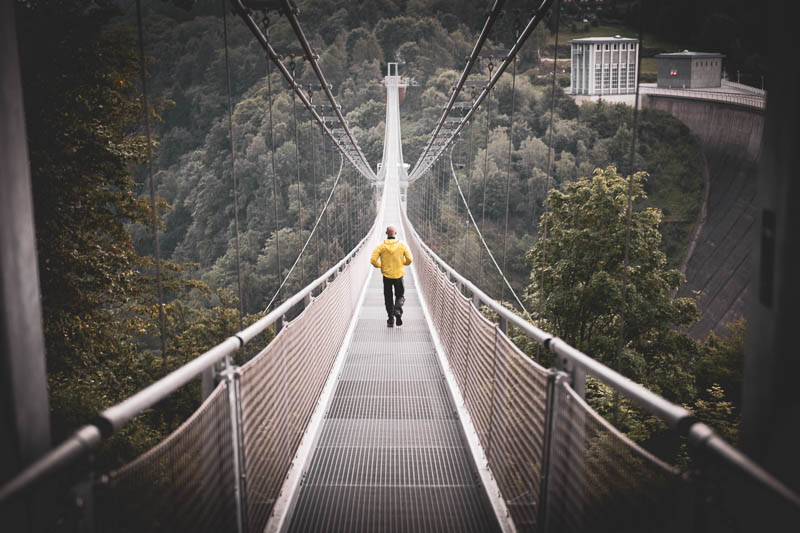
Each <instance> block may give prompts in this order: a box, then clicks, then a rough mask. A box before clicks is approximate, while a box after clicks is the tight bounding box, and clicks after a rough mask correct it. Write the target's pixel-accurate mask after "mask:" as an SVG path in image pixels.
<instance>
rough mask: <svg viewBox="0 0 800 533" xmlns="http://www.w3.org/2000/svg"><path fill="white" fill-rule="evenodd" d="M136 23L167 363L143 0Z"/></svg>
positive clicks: (160, 323)
mask: <svg viewBox="0 0 800 533" xmlns="http://www.w3.org/2000/svg"><path fill="white" fill-rule="evenodd" d="M136 22H137V24H138V30H139V65H140V71H141V77H142V106H143V109H144V128H145V133H146V135H147V179H148V181H149V182H150V226H151V229H152V231H153V254H154V255H155V259H156V287H157V291H158V328H159V331H160V334H161V360H162V363H164V364H166V361H167V318H166V316H165V314H164V287H163V280H162V275H161V245H160V243H159V239H158V206H157V205H156V186H155V183H154V181H153V139H152V137H153V135H152V132H151V131H150V101H149V98H148V93H147V72H146V69H145V61H144V30H143V29H142V6H141V0H136Z"/></svg>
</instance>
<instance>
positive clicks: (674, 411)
mask: <svg viewBox="0 0 800 533" xmlns="http://www.w3.org/2000/svg"><path fill="white" fill-rule="evenodd" d="M409 228H410V230H411V232H412V233H413V235H414V237H415V239H416V240H417V242H418V244H419V246H420V247H421V248H422V249H423V250H424V251H425V252H426V253H427V254H428V255H429V256H430V257H431V258H432V259H433V261H434V262H435V263H436V264H437V265H438V266H439V267H440V268H441V269H442V270H444V271H445V272H447V274H448V275H449V276H450V278H451V279H452V280H455V282H456V283H457V284H458V285H460V286H462V287H464V288H466V290H468V291H469V292H470V293H471V294H472V296H473V300H477V302H480V303H481V304H483V305H485V306H487V307H488V308H489V309H491V310H492V311H493V312H495V313H497V314H498V315H499V317H500V326H501V329H504V328H505V327H506V325H507V324H511V325H513V326H514V327H516V328H518V329H519V330H520V331H522V332H523V333H525V334H526V335H527V336H528V337H529V338H531V339H532V340H534V341H535V342H537V343H539V344H540V345H542V346H544V347H545V348H547V349H549V350H550V351H551V352H553V353H555V354H556V356H557V357H558V358H557V366H558V367H559V369H561V370H565V371H568V372H571V373H573V376H574V377H576V376H579V375H580V373H588V374H590V375H592V376H594V377H595V378H597V379H599V380H600V381H602V382H603V383H605V384H606V385H608V386H610V387H611V388H613V389H614V390H616V391H619V392H620V393H622V394H624V395H625V396H626V397H628V398H629V399H630V400H632V401H633V402H634V403H636V404H637V405H639V406H640V407H642V408H643V409H645V410H646V411H648V412H649V413H651V414H653V415H655V416H657V417H658V418H660V419H661V420H663V421H664V422H666V423H667V424H668V425H669V426H670V427H671V428H672V429H675V430H676V431H678V432H679V433H680V434H681V435H683V436H686V437H687V438H688V439H689V442H690V443H691V444H692V445H693V446H695V447H697V448H699V449H705V450H706V451H707V452H709V453H710V454H711V455H712V456H715V457H717V458H719V459H721V460H722V461H723V462H724V463H726V464H727V465H728V466H730V467H732V468H733V469H734V470H736V471H738V472H740V473H742V474H744V475H745V476H746V477H748V478H750V479H751V480H753V481H755V482H756V483H758V484H759V485H761V486H762V487H764V488H766V489H768V490H769V491H771V492H772V493H774V494H775V495H777V496H779V497H780V498H782V499H783V500H784V501H786V502H787V503H789V504H790V505H793V506H794V507H795V508H796V509H798V510H800V495H798V494H797V493H795V492H794V491H792V490H791V489H790V488H788V487H787V486H786V485H784V484H783V483H782V482H781V481H779V480H778V479H777V478H775V477H774V476H772V475H771V474H770V473H769V472H767V471H766V470H764V469H763V468H762V467H761V466H759V465H758V464H757V463H755V462H754V461H753V460H751V459H750V458H749V457H747V456H746V455H745V454H743V453H742V452H740V451H739V450H737V449H736V448H734V447H733V446H731V445H730V444H728V443H727V442H726V441H725V440H724V439H723V438H722V437H720V436H719V435H717V434H716V433H715V432H714V430H713V429H711V427H709V426H708V425H706V424H704V423H703V422H700V421H699V420H697V418H696V417H695V415H694V414H693V413H692V412H691V411H689V410H688V409H686V408H684V407H682V406H680V405H676V404H674V403H672V402H670V401H668V400H666V399H665V398H662V397H661V396H659V395H658V394H656V393H654V392H652V391H650V390H649V389H647V388H645V387H644V386H642V385H640V384H638V383H636V382H634V381H632V380H630V379H628V378H626V377H625V376H623V375H622V374H620V373H619V372H616V371H615V370H612V369H611V368H609V367H607V366H605V365H604V364H602V363H600V362H599V361H596V360H595V359H592V358H591V357H589V356H588V355H586V354H585V353H583V352H581V351H580V350H578V349H576V348H573V347H572V346H570V345H569V344H567V343H566V342H565V341H563V340H561V339H559V338H558V337H554V336H552V335H550V334H549V333H547V332H545V331H543V330H542V329H539V328H537V327H536V326H534V325H533V324H531V323H530V322H528V321H527V320H525V319H523V318H522V317H520V316H519V315H517V314H516V313H514V312H513V311H510V310H509V309H507V308H506V307H504V306H502V305H500V304H499V303H498V302H497V301H495V300H494V299H493V298H491V297H490V296H488V295H487V294H486V293H484V292H483V291H482V290H481V289H479V288H478V287H477V286H475V284H473V283H472V282H471V281H469V280H468V279H467V278H465V277H464V276H462V275H461V274H459V273H458V272H457V271H456V270H455V269H454V268H453V267H451V266H450V265H448V264H447V263H446V262H445V261H444V260H443V259H442V258H440V257H439V256H438V255H437V254H436V252H434V251H433V250H432V249H431V248H430V247H429V246H428V245H427V244H425V243H424V241H423V240H422V238H421V237H420V236H419V234H417V232H416V230H415V229H414V227H413V226H412V225H409ZM530 364H533V361H530ZM576 370H577V373H576V372H575V371H576ZM572 385H573V387H575V383H574V378H573V384H572Z"/></svg>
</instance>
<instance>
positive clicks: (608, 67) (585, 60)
mask: <svg viewBox="0 0 800 533" xmlns="http://www.w3.org/2000/svg"><path fill="white" fill-rule="evenodd" d="M570 44H571V48H572V50H571V52H572V53H571V57H572V70H571V73H570V87H571V92H572V94H573V95H588V96H602V95H607V94H609V95H610V94H634V93H635V92H636V79H637V74H638V73H637V71H636V69H637V65H638V64H639V62H638V57H639V40H638V39H630V38H628V37H620V36H619V35H616V36H614V37H586V38H583V39H573V40H572V41H570Z"/></svg>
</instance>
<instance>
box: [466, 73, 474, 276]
mask: <svg viewBox="0 0 800 533" xmlns="http://www.w3.org/2000/svg"><path fill="white" fill-rule="evenodd" d="M472 107H475V89H473V90H472ZM473 122H474V120H472V121H470V123H469V155H468V156H467V206H466V210H467V213H466V215H467V216H466V218H465V223H466V229H464V268H463V272H464V275H465V276H466V275H468V273H467V244H468V243H469V227H470V224H469V209H470V208H469V202H470V198H471V197H472V162H473V159H475V142H474V137H475V136H474V135H473V130H474V128H473V127H472V123H473Z"/></svg>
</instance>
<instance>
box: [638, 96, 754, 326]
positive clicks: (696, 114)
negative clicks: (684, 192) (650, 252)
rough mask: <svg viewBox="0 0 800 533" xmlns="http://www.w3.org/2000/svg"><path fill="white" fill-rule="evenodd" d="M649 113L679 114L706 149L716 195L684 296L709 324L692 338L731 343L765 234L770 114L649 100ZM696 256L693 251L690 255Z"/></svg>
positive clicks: (712, 192) (681, 100)
mask: <svg viewBox="0 0 800 533" xmlns="http://www.w3.org/2000/svg"><path fill="white" fill-rule="evenodd" d="M642 106H643V107H647V108H649V109H659V110H661V111H665V112H667V113H670V114H672V115H673V116H675V117H676V118H678V119H679V120H681V121H682V122H683V123H684V124H686V125H687V126H688V127H689V129H690V130H691V131H692V133H693V134H694V135H696V136H697V137H698V139H699V140H700V141H701V143H702V146H703V152H704V155H705V159H706V165H707V169H708V179H709V181H710V183H709V194H708V198H707V204H706V207H707V211H706V217H705V220H700V224H701V227H700V232H699V237H698V239H697V242H696V246H695V247H694V248H693V251H691V252H690V253H691V256H690V257H688V260H687V261H686V262H685V265H686V269H685V272H684V273H685V275H686V280H687V282H686V284H685V285H684V286H683V287H682V288H681V290H680V291H679V292H678V295H679V296H692V295H694V294H697V293H699V294H700V296H699V298H698V306H699V307H700V310H701V312H702V318H701V319H700V321H699V322H698V323H696V324H694V325H693V326H692V327H691V328H690V330H689V333H690V334H691V335H692V336H694V337H695V338H704V337H705V336H706V335H708V333H709V332H710V331H714V332H715V333H718V334H721V335H724V334H725V329H726V328H725V326H726V324H727V323H729V322H731V321H733V320H736V319H738V318H741V317H743V316H744V311H745V301H746V298H747V297H748V291H749V287H750V282H751V277H752V272H753V267H752V264H751V257H750V256H751V253H752V248H753V239H754V238H755V234H754V232H755V231H756V227H757V224H756V222H757V216H758V214H757V212H756V208H755V198H756V191H757V188H758V187H757V180H758V168H757V167H758V161H759V158H760V155H761V141H762V135H763V131H764V113H763V111H762V110H759V109H754V108H748V107H745V106H739V105H735V104H729V103H723V102H713V101H707V100H698V99H687V98H675V97H669V96H662V95H647V96H645V97H644V98H643V99H642ZM690 250H691V247H690Z"/></svg>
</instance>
